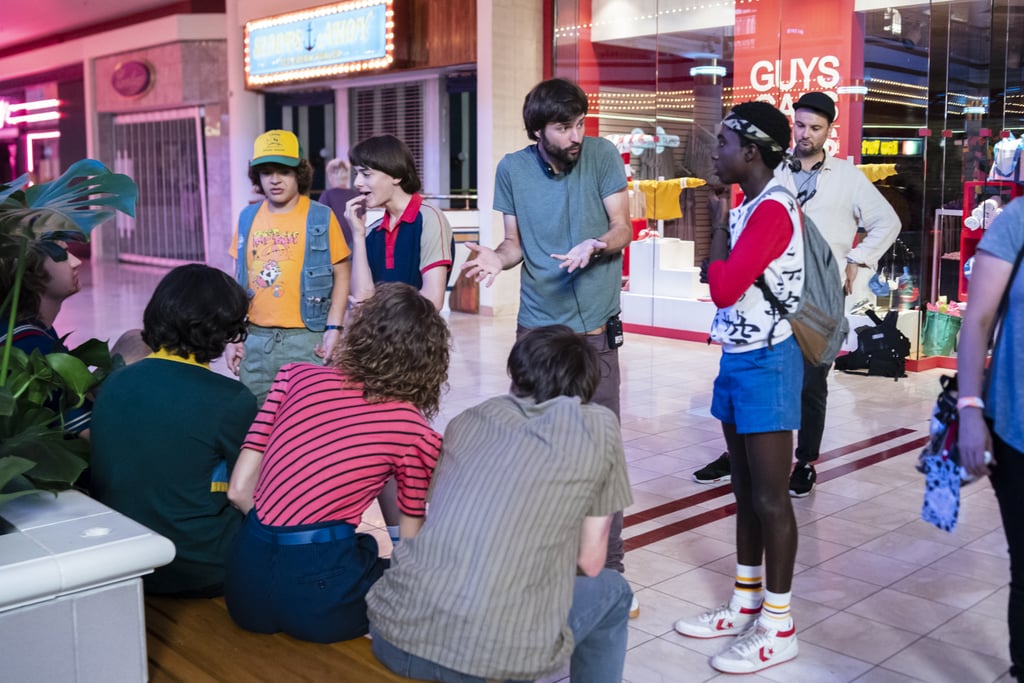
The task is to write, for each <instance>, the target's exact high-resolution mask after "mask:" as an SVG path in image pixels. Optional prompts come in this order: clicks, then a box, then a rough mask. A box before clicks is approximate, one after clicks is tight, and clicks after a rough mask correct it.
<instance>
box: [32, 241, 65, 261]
mask: <svg viewBox="0 0 1024 683" xmlns="http://www.w3.org/2000/svg"><path fill="white" fill-rule="evenodd" d="M36 246H38V247H39V249H40V251H42V252H43V253H44V254H46V255H47V256H49V257H50V258H51V259H53V260H54V261H55V262H56V263H61V262H63V261H67V260H68V248H67V247H64V246H61V245H60V244H57V243H56V242H50V241H49V240H40V241H39V242H36Z"/></svg>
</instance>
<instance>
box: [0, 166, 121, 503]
mask: <svg viewBox="0 0 1024 683" xmlns="http://www.w3.org/2000/svg"><path fill="white" fill-rule="evenodd" d="M28 181H29V178H28V176H27V175H24V176H22V177H20V178H17V179H16V180H13V181H11V182H10V183H7V184H4V185H0V256H8V257H9V256H12V255H13V256H14V257H15V258H14V263H15V264H16V265H15V273H14V277H13V280H12V281H13V286H12V287H11V289H10V291H8V292H6V295H5V296H4V300H3V302H2V304H0V311H3V312H5V313H7V315H6V317H5V320H4V321H3V323H0V325H3V326H5V327H6V332H7V334H6V339H5V341H4V344H3V346H2V348H0V505H2V504H3V503H4V502H5V501H7V500H9V499H11V498H14V497H17V496H21V495H25V494H27V493H31V492H33V491H36V490H40V489H43V490H61V489H65V488H68V487H70V486H71V485H72V484H73V483H74V482H75V480H76V479H77V478H78V476H79V475H80V474H81V473H82V471H83V470H84V469H85V467H86V464H87V459H86V458H87V455H88V452H89V447H88V444H87V443H86V442H84V441H83V440H81V439H76V438H66V436H65V433H64V430H63V428H62V426H63V415H64V411H66V410H68V409H70V408H73V407H77V406H79V405H81V404H82V402H83V401H84V400H85V398H86V395H87V394H88V393H89V392H90V391H91V390H92V389H93V388H95V386H96V385H97V384H98V383H99V382H100V381H101V380H102V379H103V377H104V376H105V375H106V374H107V372H108V371H109V369H110V367H111V359H110V352H109V350H108V348H107V345H106V343H104V342H102V341H98V340H96V339H90V340H89V341H87V342H85V343H84V344H82V345H81V346H79V347H77V348H75V349H71V350H69V351H68V352H67V353H63V352H62V353H50V354H46V355H42V354H40V353H39V352H38V351H33V353H32V355H27V354H25V353H24V352H23V351H21V350H20V349H18V348H16V347H14V346H13V337H14V334H13V332H14V328H15V325H16V322H17V321H16V311H17V309H18V306H17V304H18V300H19V297H20V296H21V295H22V292H21V286H22V282H23V278H24V275H25V262H26V258H25V255H26V253H27V251H28V248H29V243H30V242H31V240H32V239H34V238H36V237H37V236H38V235H39V234H41V233H43V232H51V231H58V230H60V231H70V232H77V233H81V234H83V235H85V236H88V235H89V233H90V232H91V231H92V230H93V228H95V227H96V226H98V225H100V224H101V223H103V222H104V221H107V220H108V219H110V218H112V217H113V216H114V214H115V212H118V211H120V212H122V213H125V214H127V215H129V216H134V215H135V202H136V199H137V198H138V187H137V186H136V184H135V181H133V180H132V179H131V178H129V177H128V176H126V175H122V174H119V173H111V172H110V171H109V170H108V169H107V168H106V167H105V166H104V165H103V164H101V163H100V162H98V161H96V160H94V159H83V160H82V161H79V162H76V163H75V164H72V165H71V167H70V168H68V170H67V171H66V172H65V173H64V174H63V175H62V176H61V177H60V178H57V179H56V180H53V181H51V182H48V183H41V184H38V185H32V186H30V187H26V186H27V185H28ZM6 261H7V262H10V261H11V259H9V258H8V259H6ZM55 396H56V397H59V399H58V400H57V401H56V403H55V402H54V400H53V397H55Z"/></svg>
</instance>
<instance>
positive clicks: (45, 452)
mask: <svg viewBox="0 0 1024 683" xmlns="http://www.w3.org/2000/svg"><path fill="white" fill-rule="evenodd" d="M3 451H4V453H3V455H7V456H14V457H17V458H22V459H25V460H28V461H30V462H32V463H33V466H32V469H31V470H28V471H26V472H25V473H24V474H25V476H27V477H29V478H30V479H32V480H33V481H36V480H40V481H46V482H60V483H63V484H65V485H66V486H70V485H71V484H73V483H74V482H75V480H76V479H78V476H79V475H80V474H81V473H82V471H83V470H85V468H86V466H87V465H88V461H87V460H86V457H87V454H88V452H89V444H88V442H86V441H85V440H84V439H66V438H64V433H63V432H62V431H60V429H53V428H51V427H47V426H45V425H38V424H37V425H32V426H30V427H28V428H27V429H24V430H22V431H21V432H19V433H18V434H16V435H14V436H13V437H10V438H8V439H6V440H5V441H4V444H3Z"/></svg>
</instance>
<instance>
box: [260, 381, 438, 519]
mask: <svg viewBox="0 0 1024 683" xmlns="http://www.w3.org/2000/svg"><path fill="white" fill-rule="evenodd" d="M243 446H244V447H246V448H252V449H254V450H257V451H260V452H262V453H263V460H262V461H261V462H260V472H259V478H258V480H257V483H256V492H255V507H256V516H257V517H258V519H259V520H260V521H261V522H263V523H264V524H266V525H268V526H296V525H300V524H313V523H317V522H329V521H338V522H348V523H349V524H358V523H359V521H360V519H361V517H362V515H363V512H364V511H365V510H366V508H368V507H369V506H370V504H371V503H373V501H374V499H375V498H376V497H377V494H378V493H380V491H381V489H382V488H384V484H385V483H386V482H387V480H388V479H389V478H391V477H392V476H394V477H395V478H396V479H397V482H398V506H399V508H400V509H401V510H402V512H404V513H405V514H407V515H412V516H422V515H423V514H424V511H425V508H426V506H425V503H424V500H425V498H426V494H427V487H428V486H429V484H430V477H431V475H432V474H433V472H434V467H435V466H436V464H437V458H438V455H439V454H440V450H441V435H440V434H438V433H437V432H435V431H434V430H433V429H431V428H430V425H428V424H427V421H426V419H425V418H424V417H423V415H422V413H420V411H419V410H417V409H416V408H415V407H414V406H413V405H411V404H409V403H404V402H400V401H388V402H384V403H367V402H366V401H365V400H364V399H363V394H362V388H361V387H359V386H356V387H354V388H346V387H345V386H344V378H343V376H342V375H341V374H340V373H339V372H338V370H336V369H334V368H330V367H325V366H318V365H309V364H305V363H290V364H288V365H285V366H284V367H283V368H281V371H280V372H279V373H278V374H277V377H276V378H275V379H274V384H273V386H272V387H271V389H270V394H269V395H268V396H267V401H266V403H265V404H264V405H263V409H262V410H260V412H259V414H258V415H257V416H256V420H255V422H253V424H252V427H251V428H250V430H249V434H248V436H247V437H246V439H245V444H244V445H243Z"/></svg>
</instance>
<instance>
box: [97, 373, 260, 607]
mask: <svg viewBox="0 0 1024 683" xmlns="http://www.w3.org/2000/svg"><path fill="white" fill-rule="evenodd" d="M255 416H256V398H255V397H254V396H253V394H252V392H250V391H249V390H248V389H246V388H245V387H244V386H243V385H242V384H241V383H239V382H238V381H236V380H233V379H229V378H227V377H224V376H222V375H218V374H217V373H215V372H212V371H211V370H209V369H207V368H205V367H201V366H198V365H194V364H190V363H179V362H175V361H170V360H163V359H158V358H147V359H145V360H142V361H140V362H138V363H135V364H134V365H130V366H128V367H126V368H123V369H121V370H118V371H117V372H115V373H114V374H113V375H111V376H110V377H109V378H107V380H106V381H105V382H104V383H103V386H102V388H101V391H100V393H99V396H97V398H96V404H95V406H94V407H93V421H92V435H91V446H92V459H91V461H90V469H91V471H92V494H93V496H94V497H95V498H96V499H97V500H99V501H100V502H102V503H104V504H106V505H108V506H110V507H111V508H113V509H115V510H117V511H118V512H120V513H122V514H124V515H127V516H128V517H131V518H132V519H134V520H135V521H137V522H139V523H140V524H144V525H145V526H147V527H149V528H150V529H152V530H153V531H156V532H157V533H159V534H161V535H163V536H166V537H167V538H169V539H171V540H172V541H173V542H174V545H175V547H176V548H177V555H176V556H175V558H174V561H173V562H171V564H169V565H167V566H165V567H158V568H157V569H156V571H155V572H154V573H153V574H151V575H148V576H146V577H144V579H143V582H144V585H145V589H146V592H148V593H178V592H187V591H197V590H202V589H209V588H211V587H216V586H218V585H219V584H222V583H223V581H224V558H225V555H226V553H227V549H228V547H229V545H230V543H231V541H232V539H233V538H234V535H235V533H236V532H237V531H238V529H239V528H240V527H241V524H242V515H241V513H240V512H239V511H238V510H236V509H235V508H233V507H231V505H230V504H229V503H228V500H227V492H226V491H227V489H226V486H225V485H224V484H223V483H221V484H219V485H218V484H211V480H212V479H214V475H215V472H216V471H217V470H218V469H219V470H220V474H221V476H220V477H217V478H219V479H220V480H221V482H225V481H227V479H226V478H225V477H224V476H223V475H224V465H225V463H226V466H227V468H226V469H227V472H226V474H227V476H230V474H231V470H232V468H233V467H234V464H235V461H236V460H237V459H238V453H239V450H240V448H241V445H242V441H243V439H244V438H245V434H246V432H247V431H248V429H249V425H250V424H251V423H252V420H253V418H254V417H255Z"/></svg>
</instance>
